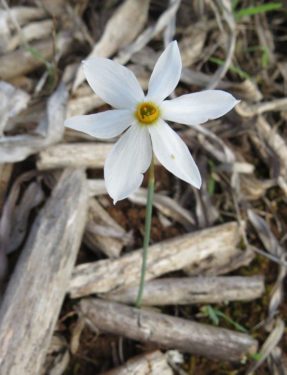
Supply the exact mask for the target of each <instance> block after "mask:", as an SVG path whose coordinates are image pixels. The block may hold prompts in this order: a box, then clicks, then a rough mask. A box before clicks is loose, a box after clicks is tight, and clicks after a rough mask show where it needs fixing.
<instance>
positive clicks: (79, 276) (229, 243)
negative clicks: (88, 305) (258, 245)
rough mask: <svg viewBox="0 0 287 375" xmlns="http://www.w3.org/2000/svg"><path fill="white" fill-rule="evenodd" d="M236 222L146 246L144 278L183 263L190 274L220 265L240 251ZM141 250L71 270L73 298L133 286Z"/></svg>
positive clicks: (176, 268)
mask: <svg viewBox="0 0 287 375" xmlns="http://www.w3.org/2000/svg"><path fill="white" fill-rule="evenodd" d="M239 237H240V236H239V226H238V224H237V223H235V222H232V223H228V224H223V225H219V226H216V227H213V228H208V229H205V230H201V231H198V232H194V233H190V234H186V235H183V236H180V237H176V238H173V239H171V240H166V241H163V242H160V243H157V244H155V245H152V246H150V248H149V254H148V262H147V273H146V280H147V281H148V280H151V279H155V278H156V277H158V276H160V275H163V274H165V273H168V272H172V271H176V270H181V269H183V268H185V267H187V266H189V267H190V268H192V269H193V272H194V274H196V271H197V274H201V271H202V269H203V270H204V269H207V268H210V269H213V264H216V266H218V265H220V266H222V259H223V260H224V262H225V263H224V262H223V265H224V264H226V262H229V259H230V258H231V257H232V256H234V254H237V255H238V254H241V253H242V251H241V250H238V249H236V247H235V243H237V241H238V240H239ZM141 260H142V250H141V249H139V250H136V251H133V252H131V253H129V254H127V255H125V256H123V257H121V258H119V259H115V260H109V259H108V260H101V261H97V262H93V263H87V264H81V265H79V266H77V267H76V268H75V270H74V273H73V277H72V280H71V285H70V294H71V296H72V297H73V298H78V297H82V296H85V295H89V294H92V293H108V292H111V291H114V292H116V291H117V290H119V289H121V288H124V287H128V286H137V285H138V282H139V279H140V268H141Z"/></svg>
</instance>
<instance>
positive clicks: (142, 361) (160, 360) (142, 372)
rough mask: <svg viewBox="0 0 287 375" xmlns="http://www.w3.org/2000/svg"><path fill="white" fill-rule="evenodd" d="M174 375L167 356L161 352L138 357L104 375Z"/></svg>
mask: <svg viewBox="0 0 287 375" xmlns="http://www.w3.org/2000/svg"><path fill="white" fill-rule="evenodd" d="M147 374H149V375H172V374H173V371H172V369H171V368H170V366H169V365H168V363H167V358H166V356H165V355H164V354H163V353H162V352H160V351H159V350H157V351H155V352H152V353H147V354H144V355H140V356H137V357H135V358H132V359H130V360H128V361H127V362H126V363H125V364H124V365H122V366H120V367H118V368H115V369H113V370H110V371H108V372H105V373H103V374H102V375H147Z"/></svg>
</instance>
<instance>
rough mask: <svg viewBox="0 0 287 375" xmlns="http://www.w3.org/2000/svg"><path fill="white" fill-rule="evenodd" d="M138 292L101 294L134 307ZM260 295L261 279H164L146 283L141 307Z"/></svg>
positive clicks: (214, 301) (248, 298)
mask: <svg viewBox="0 0 287 375" xmlns="http://www.w3.org/2000/svg"><path fill="white" fill-rule="evenodd" d="M137 292H138V290H137V288H136V287H133V288H128V289H124V290H119V291H117V292H115V293H108V294H104V295H103V296H102V297H103V298H104V299H108V300H113V301H117V302H122V303H130V304H134V303H135V301H136V297H137ZM263 292H264V279H263V277H262V276H251V277H240V276H230V277H224V276H221V277H188V278H183V277H181V278H164V279H158V280H153V281H149V282H148V283H146V285H145V289H144V294H143V299H142V304H143V305H145V306H163V305H189V304H191V303H224V302H228V301H250V300H253V299H256V298H259V297H261V296H262V294H263Z"/></svg>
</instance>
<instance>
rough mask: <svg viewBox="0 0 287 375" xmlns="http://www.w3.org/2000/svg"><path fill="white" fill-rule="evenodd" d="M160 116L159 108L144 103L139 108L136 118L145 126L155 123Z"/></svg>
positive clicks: (149, 103)
mask: <svg viewBox="0 0 287 375" xmlns="http://www.w3.org/2000/svg"><path fill="white" fill-rule="evenodd" d="M159 115H160V111H159V108H158V106H157V105H156V104H154V103H152V102H143V103H140V104H139V105H138V106H137V110H136V113H135V116H136V118H137V120H138V121H139V122H140V123H141V124H144V125H150V124H152V123H154V122H155V121H156V120H157V119H158V118H159Z"/></svg>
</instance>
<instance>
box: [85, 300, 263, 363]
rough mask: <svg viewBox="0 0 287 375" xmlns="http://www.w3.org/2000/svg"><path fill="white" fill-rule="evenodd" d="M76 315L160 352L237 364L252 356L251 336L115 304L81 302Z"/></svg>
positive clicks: (98, 301) (107, 330)
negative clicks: (157, 348) (172, 351)
mask: <svg viewBox="0 0 287 375" xmlns="http://www.w3.org/2000/svg"><path fill="white" fill-rule="evenodd" d="M80 311H81V313H82V314H83V315H84V317H85V318H86V319H87V321H88V322H89V323H90V324H92V325H93V326H94V327H95V328H97V329H99V330H101V331H103V332H110V333H113V334H116V335H122V336H125V337H128V338H130V339H133V340H138V341H144V342H151V343H156V344H157V345H159V346H160V347H163V348H173V349H178V350H179V351H183V352H189V353H193V354H197V355H202V356H205V357H208V358H214V359H220V360H225V361H240V360H242V359H243V358H244V357H245V356H246V355H248V354H252V353H255V352H256V349H257V341H256V340H254V339H253V338H252V337H251V336H249V335H247V334H243V333H238V332H235V331H231V330H228V329H224V328H217V327H213V326H209V325H206V324H201V323H196V322H192V321H188V320H185V319H181V318H175V317H171V316H168V315H165V314H160V313H155V312H151V311H145V310H139V309H136V308H133V307H129V306H125V305H121V304H118V303H115V302H109V301H103V300H98V299H95V298H94V299H92V298H90V299H83V300H82V301H81V302H80Z"/></svg>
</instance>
